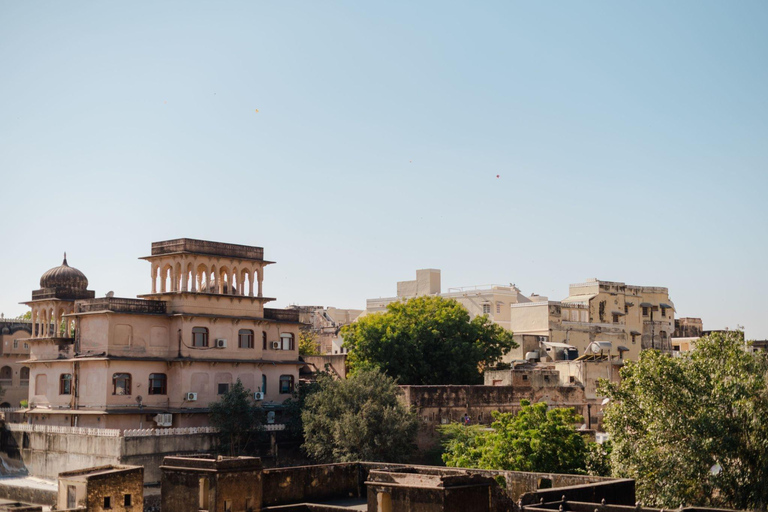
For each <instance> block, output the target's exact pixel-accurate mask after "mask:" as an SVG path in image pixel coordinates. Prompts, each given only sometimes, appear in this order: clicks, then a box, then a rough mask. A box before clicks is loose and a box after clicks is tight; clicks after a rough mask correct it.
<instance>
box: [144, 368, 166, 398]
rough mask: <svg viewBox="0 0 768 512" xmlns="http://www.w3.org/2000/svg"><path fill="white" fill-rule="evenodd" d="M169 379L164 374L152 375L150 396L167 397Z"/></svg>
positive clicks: (150, 378) (150, 376)
mask: <svg viewBox="0 0 768 512" xmlns="http://www.w3.org/2000/svg"><path fill="white" fill-rule="evenodd" d="M167 381H168V379H167V377H166V376H165V374H164V373H150V374H149V394H150V395H165V394H167V393H168V391H167V390H168V388H167V386H166V383H167Z"/></svg>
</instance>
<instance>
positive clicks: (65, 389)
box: [59, 373, 72, 395]
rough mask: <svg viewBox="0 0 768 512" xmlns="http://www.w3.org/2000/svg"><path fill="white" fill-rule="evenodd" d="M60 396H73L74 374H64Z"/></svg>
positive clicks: (60, 384)
mask: <svg viewBox="0 0 768 512" xmlns="http://www.w3.org/2000/svg"><path fill="white" fill-rule="evenodd" d="M59 394H60V395H71V394H72V374H71V373H62V374H61V378H60V379H59Z"/></svg>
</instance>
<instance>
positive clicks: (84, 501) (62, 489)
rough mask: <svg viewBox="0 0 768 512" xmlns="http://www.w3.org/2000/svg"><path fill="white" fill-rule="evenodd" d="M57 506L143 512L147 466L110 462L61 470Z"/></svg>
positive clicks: (61, 508)
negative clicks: (72, 469)
mask: <svg viewBox="0 0 768 512" xmlns="http://www.w3.org/2000/svg"><path fill="white" fill-rule="evenodd" d="M56 508H58V509H59V510H67V509H81V510H88V511H93V512H101V511H116V512H143V510H144V468H143V467H141V466H111V465H110V466H100V467H94V468H88V469H80V470H77V471H66V472H63V473H60V474H59V494H58V500H57V507H56Z"/></svg>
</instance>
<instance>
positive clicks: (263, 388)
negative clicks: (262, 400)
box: [261, 375, 267, 395]
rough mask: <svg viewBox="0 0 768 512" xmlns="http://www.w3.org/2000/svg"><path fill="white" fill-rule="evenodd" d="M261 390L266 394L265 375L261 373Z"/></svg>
mask: <svg viewBox="0 0 768 512" xmlns="http://www.w3.org/2000/svg"><path fill="white" fill-rule="evenodd" d="M261 392H262V393H264V394H265V395H266V394H267V376H266V375H262V376H261Z"/></svg>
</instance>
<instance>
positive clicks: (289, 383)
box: [280, 375, 293, 395]
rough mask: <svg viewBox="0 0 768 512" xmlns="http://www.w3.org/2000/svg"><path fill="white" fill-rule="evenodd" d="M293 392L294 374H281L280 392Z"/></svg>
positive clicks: (283, 393) (284, 393)
mask: <svg viewBox="0 0 768 512" xmlns="http://www.w3.org/2000/svg"><path fill="white" fill-rule="evenodd" d="M291 393H293V375H281V376H280V394H281V395H289V394H291Z"/></svg>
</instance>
